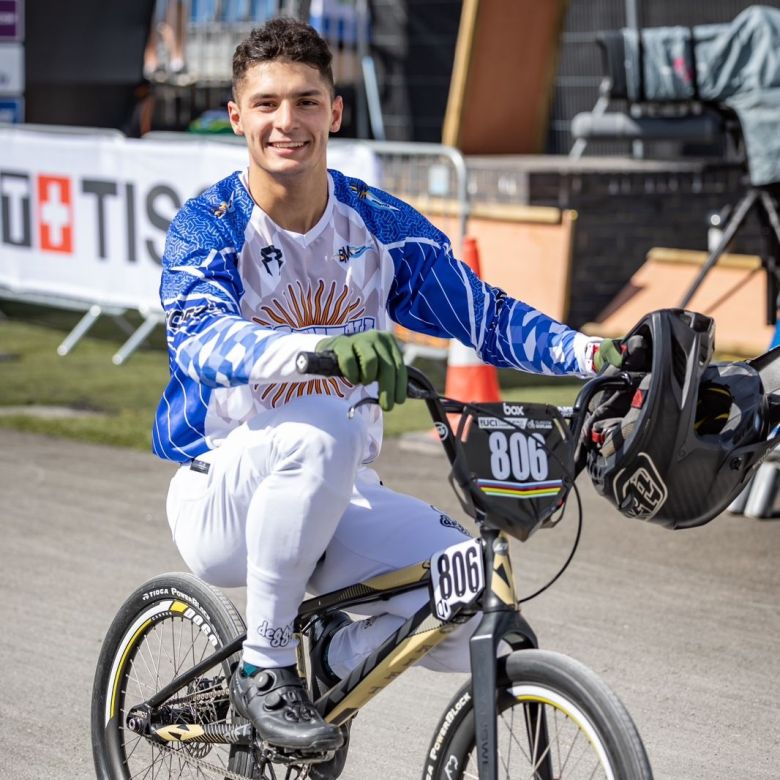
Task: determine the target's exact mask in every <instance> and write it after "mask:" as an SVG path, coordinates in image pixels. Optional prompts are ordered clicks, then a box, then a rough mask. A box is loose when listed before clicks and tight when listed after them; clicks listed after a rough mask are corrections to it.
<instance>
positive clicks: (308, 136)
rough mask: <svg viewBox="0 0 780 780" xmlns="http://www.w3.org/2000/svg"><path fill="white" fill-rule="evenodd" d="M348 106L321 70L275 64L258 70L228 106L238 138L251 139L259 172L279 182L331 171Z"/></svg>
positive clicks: (256, 67)
mask: <svg viewBox="0 0 780 780" xmlns="http://www.w3.org/2000/svg"><path fill="white" fill-rule="evenodd" d="M342 109H343V105H342V100H341V98H340V97H337V98H335V99H332V98H331V92H330V87H329V85H328V83H327V82H326V81H325V79H324V78H323V77H322V75H321V74H320V72H319V71H318V70H317V69H316V68H312V67H310V66H309V65H304V64H303V63H300V62H289V61H286V60H275V61H273V62H263V63H260V64H258V65H253V66H252V67H251V68H249V70H247V72H246V74H245V75H244V79H243V81H242V82H241V84H240V86H239V93H238V102H237V103H236V102H234V101H232V100H231V101H230V102H229V103H228V113H229V115H230V122H231V124H232V125H233V132H235V133H236V134H238V135H243V136H246V140H247V146H248V148H249V154H250V156H251V158H252V163H253V166H254V167H255V168H258V169H260V170H261V171H263V172H265V173H267V174H269V175H271V176H273V177H275V178H278V177H288V176H298V175H301V174H304V173H307V172H310V171H316V170H322V171H323V172H324V170H325V168H326V151H327V143H328V134H329V133H331V132H335V131H337V130H338V129H339V127H341V114H342Z"/></svg>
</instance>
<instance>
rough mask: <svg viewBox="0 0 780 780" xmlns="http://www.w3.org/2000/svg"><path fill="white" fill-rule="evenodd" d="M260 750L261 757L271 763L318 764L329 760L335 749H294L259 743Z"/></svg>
mask: <svg viewBox="0 0 780 780" xmlns="http://www.w3.org/2000/svg"><path fill="white" fill-rule="evenodd" d="M260 752H261V753H262V755H263V758H264V759H265V760H266V761H270V762H271V763H272V764H319V763H321V762H322V761H330V760H331V759H332V758H333V756H334V754H335V752H336V751H335V750H326V751H325V752H324V753H323V752H322V751H321V750H319V751H313V750H300V749H297V750H296V749H293V748H283V747H279V746H277V745H268V744H264V743H263V744H261V745H260Z"/></svg>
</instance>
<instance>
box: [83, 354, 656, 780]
mask: <svg viewBox="0 0 780 780" xmlns="http://www.w3.org/2000/svg"><path fill="white" fill-rule="evenodd" d="M298 365H299V369H300V370H301V371H302V372H305V373H310V374H312V373H315V374H323V375H333V374H337V373H338V368H337V366H336V364H335V359H334V358H333V356H332V355H328V354H327V353H326V354H324V355H320V354H311V353H304V354H302V355H300V356H299V358H298ZM619 381H621V380H620V378H614V377H613V378H606V377H596V378H594V379H592V380H590V381H589V382H588V383H586V384H585V385H584V386H583V388H582V390H581V391H580V393H579V395H578V397H577V401H576V403H575V405H574V407H573V408H570V409H565V408H558V407H555V406H549V405H545V404H526V403H512V404H502V403H498V404H483V405H477V404H470V403H465V402H460V401H454V400H452V399H447V398H444V397H443V396H440V395H439V394H438V393H437V392H436V391H435V389H434V388H433V386H432V384H431V383H430V381H429V380H428V379H427V378H426V376H425V375H424V374H422V373H421V372H420V371H418V370H416V369H414V368H411V367H410V369H409V387H408V390H409V396H410V397H411V398H416V399H421V400H423V401H424V402H425V404H426V405H427V408H428V411H429V413H430V416H431V418H432V420H433V423H434V425H435V428H436V430H437V432H438V434H439V438H440V441H441V444H442V446H443V448H444V450H445V452H446V454H447V457H448V458H449V461H450V463H451V465H452V471H451V475H450V482H451V484H452V486H453V488H454V489H455V492H456V494H457V495H458V498H459V500H460V502H461V504H462V505H463V506H464V508H465V509H466V511H467V512H468V513H469V514H470V515H471V517H473V518H474V520H475V522H476V525H477V528H478V529H479V535H478V536H477V537H476V538H474V539H471V540H467V541H464V542H462V543H459V544H457V545H454V546H452V547H450V548H448V549H445V550H442V551H440V552H439V553H437V554H436V555H434V556H433V557H432V558H431V559H430V560H426V561H421V562H420V563H418V564H416V565H413V566H409V567H406V568H404V569H400V570H397V571H392V572H389V573H387V574H385V575H382V576H378V577H375V578H373V579H370V580H367V581H365V582H360V583H356V584H354V585H352V586H350V587H347V588H344V589H342V590H339V591H336V592H333V593H328V594H325V595H322V596H319V597H316V598H311V599H308V600H306V601H304V602H303V604H302V605H301V607H300V611H299V614H298V617H297V619H296V622H295V632H296V633H297V634H298V637H299V640H300V641H299V644H298V647H299V650H298V664H299V668H300V671H301V673H302V674H303V675H305V676H306V679H307V682H308V684H309V686H310V689H311V694H312V699H313V701H314V702H315V706H316V707H317V708H318V710H319V711H320V713H321V714H322V716H323V717H324V719H325V720H326V721H328V722H330V723H333V724H335V725H340V726H346V724H348V723H349V722H350V721H351V720H352V718H354V717H355V715H356V714H357V713H358V712H359V711H360V709H361V707H363V705H364V704H366V702H368V701H369V700H370V699H371V698H372V697H373V696H375V695H376V694H377V693H378V692H379V691H381V690H382V689H383V688H384V687H385V686H386V685H388V684H389V683H390V682H391V681H392V680H393V679H395V678H396V677H398V676H399V675H400V674H402V673H403V672H404V671H405V670H407V669H408V668H409V667H410V666H412V665H413V664H415V663H416V662H417V661H419V660H420V659H421V658H422V657H423V656H424V655H425V654H426V653H428V652H429V651H430V650H431V649H433V648H434V647H435V646H436V645H437V644H438V643H439V642H441V641H442V640H443V639H444V638H445V637H446V636H447V635H448V633H450V632H451V631H452V630H454V628H455V627H456V626H457V625H458V624H461V623H463V622H464V621H466V620H468V619H469V618H471V617H473V616H474V615H475V614H477V613H481V618H480V619H479V622H478V627H477V629H476V630H475V632H474V633H473V635H472V637H471V639H470V646H469V647H470V657H471V669H472V672H471V677H470V679H469V680H468V682H467V683H466V684H464V685H463V687H462V688H461V689H460V690H459V691H458V692H457V693H456V694H455V696H454V697H453V698H452V700H451V702H450V703H449V705H448V706H447V709H446V711H445V712H444V713H443V715H442V717H441V719H440V721H439V724H438V725H437V727H436V729H435V731H434V733H433V736H432V739H431V743H430V747H429V749H428V752H427V754H426V757H425V764H424V767H423V769H422V777H423V778H425V779H428V778H430V779H433V778H436V779H437V780H459V779H460V778H478V780H497V778H530V779H533V780H575V779H576V778H607V779H608V780H647V779H649V778H652V770H651V768H650V763H649V761H648V758H647V755H646V753H645V749H644V746H643V744H642V741H641V739H640V736H639V734H638V732H637V729H636V727H635V725H634V723H633V721H632V719H631V717H630V715H629V714H628V712H627V710H626V709H625V707H624V706H623V704H622V703H621V702H620V700H619V699H618V698H617V696H616V695H615V694H614V693H613V692H612V691H611V690H610V689H609V688H608V687H607V686H606V684H605V683H604V682H603V681H602V680H600V679H599V678H598V677H597V676H596V675H595V674H594V673H593V672H592V671H591V670H589V669H588V668H587V667H585V666H583V665H582V664H581V663H579V662H577V661H575V660H573V659H571V658H569V657H567V656H564V655H561V654H558V653H554V652H549V651H544V650H540V649H539V648H538V643H537V639H536V636H535V634H534V632H533V630H532V629H531V627H530V626H529V624H528V623H527V622H526V620H525V619H524V618H523V616H522V615H521V614H520V611H519V607H518V603H517V597H516V595H515V588H514V579H513V574H512V564H511V561H510V556H509V538H508V537H509V536H510V535H511V536H514V537H517V538H520V539H526V538H527V537H528V536H529V535H530V534H531V533H533V532H534V531H535V530H536V529H537V528H539V527H540V526H543V525H552V524H554V523H555V522H556V520H557V519H559V517H560V514H559V513H560V511H561V507H562V505H563V503H564V501H565V499H566V497H567V495H568V493H569V491H570V490H574V491H575V492H576V488H574V479H575V477H576V472H577V471H578V467H577V466H576V465H575V460H578V459H575V450H576V445H577V442H578V440H579V438H580V434H581V432H582V426H583V419H584V417H585V414H584V411H585V409H587V405H588V403H589V401H590V399H591V398H592V397H593V395H594V394H595V393H596V392H598V391H600V390H603V389H604V388H605V387H606V386H608V384H609V383H610V382H612V383H614V382H619ZM448 414H450V415H453V414H454V415H459V418H458V419H459V421H458V423H457V424H451V423H450V420H449V419H448ZM453 419H454V418H453ZM417 588H422V589H427V590H428V592H429V594H430V598H429V600H428V602H427V604H426V606H424V607H423V608H421V609H420V610H419V611H418V612H417V613H416V614H414V615H412V616H411V617H410V618H409V619H408V620H407V621H406V622H405V623H404V624H403V625H402V626H401V627H400V628H399V629H398V630H397V631H395V633H393V634H392V635H391V636H390V637H388V638H387V639H386V640H385V641H384V643H382V644H381V645H380V646H379V647H378V648H376V650H375V651H374V652H373V653H372V654H371V655H370V656H369V657H368V658H367V659H365V661H364V662H363V663H361V664H360V665H359V666H358V667H357V668H355V669H354V670H353V671H352V672H351V673H350V674H349V675H348V676H347V677H345V678H344V679H343V680H341V681H340V682H339V683H338V684H336V685H334V686H333V687H331V688H330V689H328V690H319V689H318V688H319V686H318V683H317V678H316V676H315V675H314V674H313V672H312V663H311V658H310V655H309V649H310V647H311V645H312V642H311V632H312V627H313V625H314V624H315V622H316V621H317V620H320V619H323V618H324V617H326V616H327V615H329V614H330V613H332V612H333V611H336V610H347V611H349V610H350V609H351V608H352V607H355V606H357V605H360V604H365V603H367V602H372V601H377V600H380V599H387V598H389V597H391V596H394V595H396V594H399V593H404V592H407V591H410V590H412V589H417ZM245 635H246V628H245V626H244V623H243V621H242V619H241V617H240V616H239V614H238V612H237V610H236V609H235V607H234V606H233V604H232V603H231V602H230V601H229V600H228V599H227V598H226V597H225V596H224V594H222V593H221V592H219V591H218V590H216V589H215V588H212V587H211V586H209V585H207V584H206V583H204V582H202V581H201V580H199V579H197V578H196V577H193V576H192V575H190V574H178V573H177V574H164V575H161V576H159V577H156V578H154V579H152V580H150V581H148V582H146V583H144V584H143V585H141V586H140V587H139V588H138V589H137V590H136V591H135V593H133V594H132V595H131V596H130V597H129V598H128V599H127V601H126V602H125V603H124V604H123V606H122V607H121V609H120V610H119V613H118V614H117V616H116V617H115V618H114V621H113V623H112V624H111V626H110V628H109V631H108V633H107V635H106V638H105V641H104V643H103V647H102V650H101V653H100V657H99V660H98V665H97V671H96V675H95V683H94V689H93V696H92V714H91V721H92V744H93V755H94V761H95V767H96V771H97V775H98V777H100V778H111V779H112V780H113V779H114V778H124V779H125V780H128V779H130V778H160V779H161V778H172V777H177V778H178V777H196V778H210V777H216V778H242V779H245V778H255V779H259V778H267V779H268V780H274V779H276V778H279V779H281V778H286V779H287V780H294V779H299V780H300V779H302V778H306V777H307V776H309V773H310V772H311V767H312V766H314V765H315V764H316V763H318V762H322V761H327V760H330V759H332V754H319V755H311V754H305V753H281V752H280V751H278V750H275V749H274V748H273V747H271V746H268V745H265V744H263V743H262V742H260V741H258V740H257V739H256V736H255V733H254V730H253V727H252V726H251V724H250V723H249V722H247V721H246V720H244V719H242V718H241V717H240V716H238V715H237V713H235V712H234V710H233V708H232V706H231V703H230V699H229V696H228V683H229V680H230V676H231V674H232V673H233V671H234V669H235V668H236V666H237V664H238V663H239V660H240V651H241V646H242V642H243V640H244V638H245ZM499 646H500V647H501V648H505V647H509V648H511V652H508V653H504V654H500V652H499V650H500V647H499ZM347 763H349V762H347ZM392 780H397V779H396V778H393V779H392Z"/></svg>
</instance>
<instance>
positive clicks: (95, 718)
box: [92, 574, 263, 780]
mask: <svg viewBox="0 0 780 780" xmlns="http://www.w3.org/2000/svg"><path fill="white" fill-rule="evenodd" d="M244 632H245V628H244V623H243V621H242V619H241V617H240V615H239V614H238V612H237V611H236V609H235V607H234V606H233V604H231V602H230V601H229V600H228V599H227V598H225V596H224V595H223V594H222V593H220V592H219V591H217V590H215V589H213V588H211V587H210V586H209V585H207V584H206V583H204V582H202V581H201V580H199V579H198V578H197V577H193V576H192V575H190V574H163V575H161V576H160V577H156V578H155V579H153V580H150V581H149V582H147V583H146V584H144V585H142V586H141V587H140V588H138V590H136V591H135V593H133V595H132V596H130V598H129V599H128V600H127V601H126V602H125V603H124V604H123V605H122V608H121V609H120V611H119V613H118V614H117V616H116V618H114V621H113V623H112V624H111V627H110V628H109V631H108V634H107V635H106V638H105V641H104V643H103V647H102V650H101V653H100V658H99V660H98V665H97V671H96V674H95V684H94V688H93V692H92V751H93V756H94V760H95V769H96V772H97V776H98V777H100V778H111V780H114V779H115V778H123V780H128V779H129V778H136V777H138V778H141V777H155V778H166V777H177V778H178V777H182V778H189V777H192V778H194V777H198V778H203V777H223V778H224V777H230V776H231V775H232V774H233V773H235V774H237V775H238V776H246V777H253V776H255V777H262V776H263V775H262V774H256V775H253V772H254V771H255V766H254V758H253V751H252V749H251V748H250V747H248V746H241V745H228V744H214V743H207V742H197V743H196V742H193V743H187V742H186V741H181V742H177V741H171V742H158V741H157V740H154V739H151V738H149V737H148V736H144V735H142V734H139V733H135V732H134V731H131V730H130V729H129V728H128V726H127V717H128V714H129V713H130V710H131V709H132V708H133V707H134V706H135V705H138V704H140V703H142V702H144V701H145V700H147V699H148V698H149V697H151V696H152V695H153V694H154V693H156V692H157V691H159V690H160V689H161V688H162V687H163V686H164V685H166V684H168V683H169V682H170V681H171V680H173V679H174V677H176V676H177V675H178V674H180V673H182V672H184V671H186V670H187V669H188V668H191V667H193V666H194V665H195V664H196V663H198V662H199V661H201V660H203V659H204V658H207V657H208V656H209V655H211V654H212V653H214V652H215V651H216V650H217V649H219V648H221V647H224V646H225V645H226V644H228V643H229V642H231V641H232V640H234V639H236V638H237V637H239V636H241V635H242V634H243V633H244ZM238 660H239V656H238V654H235V655H233V656H231V657H230V658H228V659H227V660H226V661H225V662H223V663H222V664H219V665H217V666H215V667H212V668H211V669H208V670H207V671H206V672H205V673H204V675H203V676H202V677H199V678H197V679H196V680H195V681H194V682H193V683H191V684H190V685H189V686H187V688H186V689H181V690H179V691H176V692H175V693H174V694H173V696H172V697H171V698H170V699H169V700H168V701H167V702H165V703H164V704H163V705H161V707H160V708H158V712H159V716H158V723H162V724H163V725H170V726H172V727H176V725H177V724H182V723H185V724H196V725H199V726H207V725H209V726H211V725H214V724H233V723H236V724H238V719H237V718H235V719H234V716H233V711H232V708H231V707H230V700H229V698H228V691H227V685H228V682H229V680H230V675H231V673H232V670H233V668H234V667H235V665H236V664H237V663H238Z"/></svg>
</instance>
